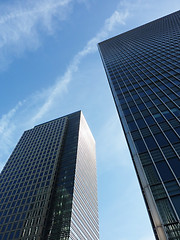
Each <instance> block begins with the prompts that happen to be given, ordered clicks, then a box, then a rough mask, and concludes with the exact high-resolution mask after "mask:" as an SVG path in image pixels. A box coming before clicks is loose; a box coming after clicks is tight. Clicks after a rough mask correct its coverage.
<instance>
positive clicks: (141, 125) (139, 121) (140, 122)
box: [136, 119, 146, 128]
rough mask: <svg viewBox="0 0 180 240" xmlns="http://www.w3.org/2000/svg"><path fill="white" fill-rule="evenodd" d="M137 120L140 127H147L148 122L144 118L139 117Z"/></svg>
mask: <svg viewBox="0 0 180 240" xmlns="http://www.w3.org/2000/svg"><path fill="white" fill-rule="evenodd" d="M136 122H137V124H138V126H139V128H143V127H146V123H145V121H144V120H143V119H137V120H136Z"/></svg>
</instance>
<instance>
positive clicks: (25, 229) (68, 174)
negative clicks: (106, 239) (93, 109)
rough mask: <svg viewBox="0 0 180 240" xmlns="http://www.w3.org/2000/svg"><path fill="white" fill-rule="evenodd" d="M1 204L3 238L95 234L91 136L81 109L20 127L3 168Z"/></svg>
mask: <svg viewBox="0 0 180 240" xmlns="http://www.w3.org/2000/svg"><path fill="white" fill-rule="evenodd" d="M82 125H83V126H84V125H85V127H82ZM83 132H85V133H86V135H85V137H84V138H83V140H81V136H82V135H83V134H84V133H83ZM84 155H85V156H86V157H85V158H83V156H84ZM87 183H89V184H87ZM78 188H79V189H80V190H81V191H80V190H79V189H78ZM76 189H77V190H76ZM87 193H88V194H87ZM76 199H80V200H79V202H78V203H77V204H76ZM92 200H94V201H92ZM0 203H1V204H0V239H2V240H5V239H9V240H12V239H26V240H35V239H36V240H39V239H41V240H42V239H43V240H45V239H47V240H51V239H53V240H54V239H59V240H69V239H72V240H78V239H83V238H81V236H88V237H87V238H84V239H97V240H98V239H99V233H98V210H97V182H96V157H95V141H94V138H93V136H92V134H91V132H90V130H89V128H88V125H87V123H86V121H85V119H84V117H83V114H82V112H81V111H79V112H76V113H73V114H70V115H67V116H65V117H61V118H58V119H55V120H53V121H50V122H47V123H44V124H40V125H37V126H35V127H34V128H33V129H30V130H28V131H25V132H24V134H23V135H22V137H21V139H20V141H19V142H18V144H17V146H16V147H15V149H14V151H13V153H12V154H11V156H10V158H9V160H8V162H7V163H6V165H5V167H4V169H3V170H2V172H1V175H0ZM74 226H75V227H74Z"/></svg>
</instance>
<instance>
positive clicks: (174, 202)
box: [171, 195, 180, 217]
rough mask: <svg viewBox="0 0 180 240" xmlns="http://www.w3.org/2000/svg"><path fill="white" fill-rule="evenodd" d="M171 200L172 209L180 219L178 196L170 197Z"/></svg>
mask: <svg viewBox="0 0 180 240" xmlns="http://www.w3.org/2000/svg"><path fill="white" fill-rule="evenodd" d="M171 200H172V202H173V204H174V207H175V209H176V212H177V214H178V216H179V217H180V204H179V203H180V195H177V196H173V197H171Z"/></svg>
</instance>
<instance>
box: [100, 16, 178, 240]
mask: <svg viewBox="0 0 180 240" xmlns="http://www.w3.org/2000/svg"><path fill="white" fill-rule="evenodd" d="M179 39H180V11H178V12H175V13H173V14H170V15H168V16H165V17H163V18H160V19H158V20H155V21H153V22H150V23H148V24H145V25H143V26H141V27H138V28H136V29H133V30H131V31H128V32H126V33H123V34H120V35H118V36H116V37H113V38H111V39H108V40H106V41H104V42H101V43H99V45H98V47H99V51H100V55H101V58H102V61H103V64H104V68H105V71H106V74H107V78H108V81H109V85H110V88H111V91H112V94H113V98H114V101H115V104H116V107H117V110H118V114H119V117H120V120H121V123H122V126H123V129H124V133H125V136H126V139H127V142H128V145H129V149H130V152H131V156H132V159H133V163H134V166H135V169H136V173H137V176H138V179H139V182H140V186H141V189H142V193H143V196H144V199H145V202H146V205H147V209H148V213H149V216H150V219H151V222H152V226H153V230H154V233H155V237H156V239H159V240H164V239H169V240H175V239H176V240H177V239H180V183H179V181H180V157H179V154H180V124H179V118H180V109H179V106H180V99H179V96H180V45H179V44H180V41H179Z"/></svg>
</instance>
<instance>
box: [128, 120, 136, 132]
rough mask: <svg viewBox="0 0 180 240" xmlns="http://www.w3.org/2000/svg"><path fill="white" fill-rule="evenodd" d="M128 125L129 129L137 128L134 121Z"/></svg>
mask: <svg viewBox="0 0 180 240" xmlns="http://www.w3.org/2000/svg"><path fill="white" fill-rule="evenodd" d="M128 126H129V129H130V130H131V131H134V130H137V126H136V124H135V122H129V123H128Z"/></svg>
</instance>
